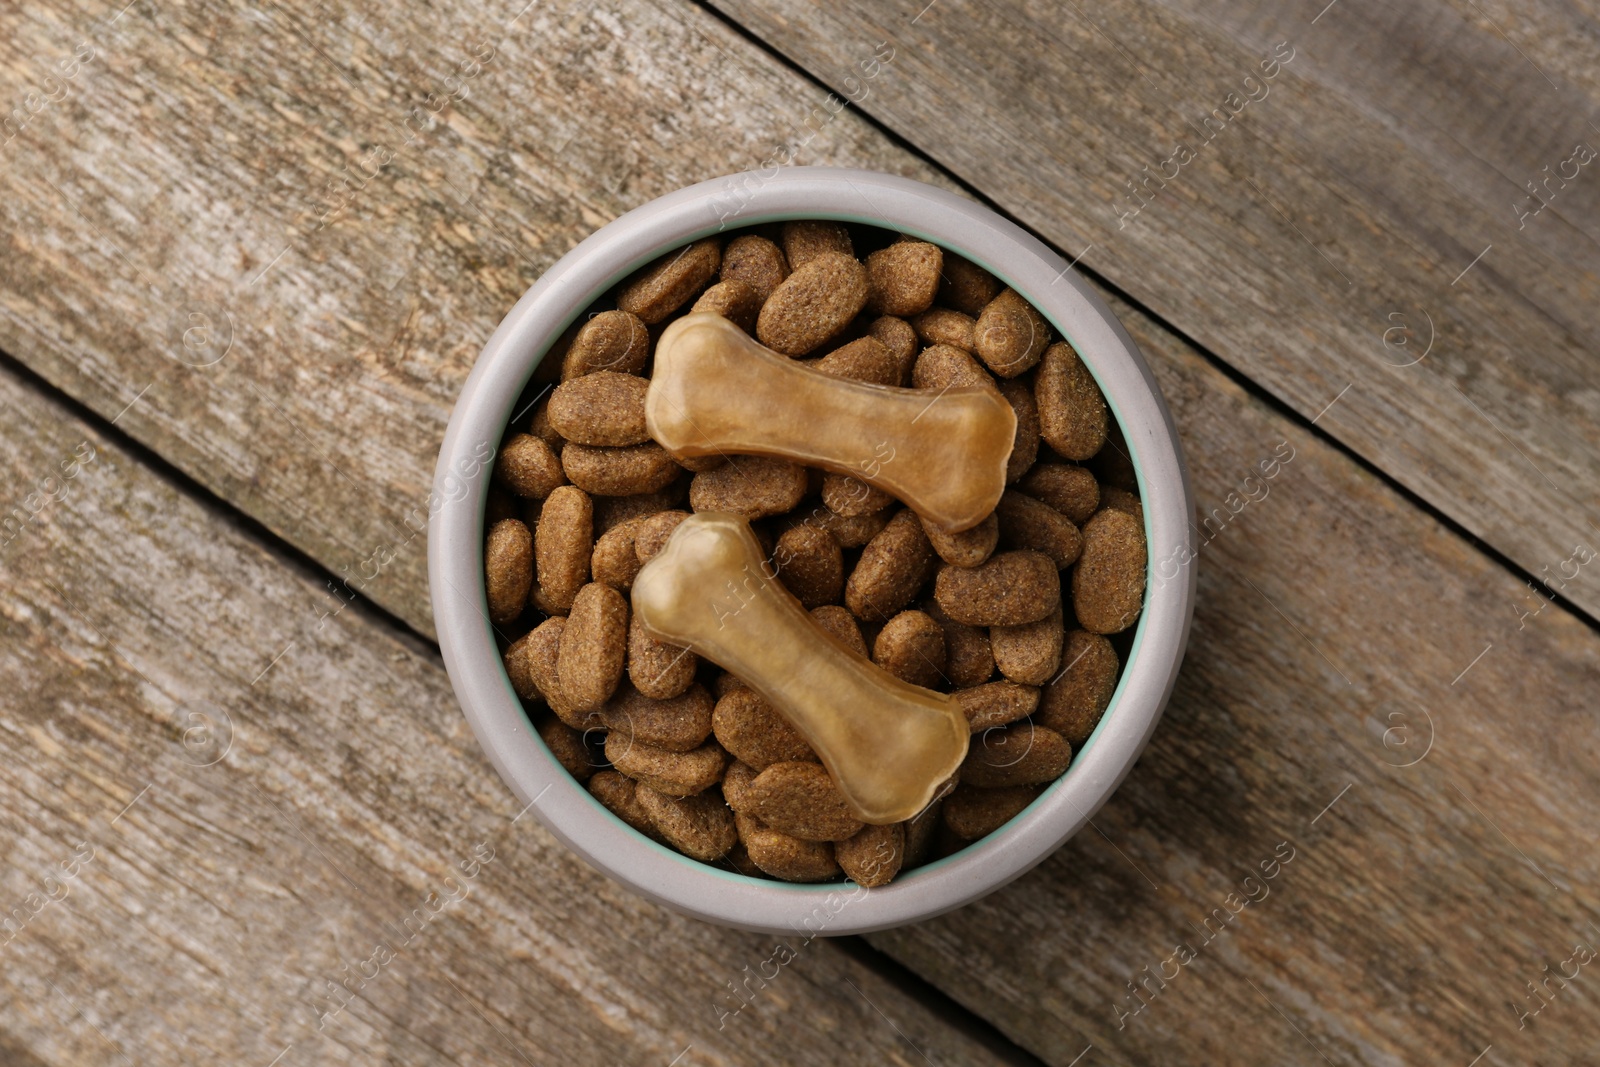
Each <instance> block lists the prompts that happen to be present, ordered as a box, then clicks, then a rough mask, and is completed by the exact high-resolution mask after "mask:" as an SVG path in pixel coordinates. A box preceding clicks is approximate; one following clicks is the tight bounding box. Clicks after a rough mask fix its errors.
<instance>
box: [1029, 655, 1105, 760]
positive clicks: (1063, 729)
mask: <svg viewBox="0 0 1600 1067" xmlns="http://www.w3.org/2000/svg"><path fill="white" fill-rule="evenodd" d="M1061 660H1062V662H1063V663H1065V664H1066V665H1067V666H1066V670H1064V671H1062V672H1061V676H1060V677H1059V678H1057V679H1056V680H1055V681H1054V682H1052V683H1051V684H1050V685H1048V686H1046V687H1045V689H1044V692H1043V694H1042V695H1041V696H1040V699H1039V717H1038V719H1037V722H1038V723H1039V725H1040V726H1045V727H1048V728H1050V729H1052V730H1054V731H1055V732H1056V733H1058V734H1060V735H1061V736H1062V737H1064V738H1066V739H1067V740H1068V741H1070V742H1072V743H1073V744H1074V745H1081V744H1083V743H1084V742H1085V741H1087V740H1089V735H1090V734H1092V733H1093V732H1094V728H1095V727H1096V726H1097V725H1099V722H1100V717H1101V716H1102V715H1104V714H1105V711H1106V708H1107V707H1108V706H1109V705H1110V704H1111V694H1112V693H1114V692H1116V690H1117V668H1118V662H1117V650H1116V649H1115V648H1113V647H1111V642H1110V641H1108V640H1106V639H1105V638H1104V637H1102V636H1100V635H1099V634H1092V633H1089V632H1088V631H1087V630H1073V631H1072V632H1070V633H1068V634H1067V635H1066V642H1065V647H1064V648H1063V649H1062V650H1061Z"/></svg>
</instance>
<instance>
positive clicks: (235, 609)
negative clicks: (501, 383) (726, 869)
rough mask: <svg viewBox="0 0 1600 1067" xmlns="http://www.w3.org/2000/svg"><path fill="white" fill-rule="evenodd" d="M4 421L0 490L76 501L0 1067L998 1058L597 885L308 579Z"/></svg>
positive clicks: (945, 1027) (7, 759) (63, 514)
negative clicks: (346, 987) (39, 491)
mask: <svg viewBox="0 0 1600 1067" xmlns="http://www.w3.org/2000/svg"><path fill="white" fill-rule="evenodd" d="M0 411H3V412H4V418H5V424H6V426H7V432H6V433H5V434H4V435H0V484H4V485H6V486H7V487H8V492H9V491H11V490H10V487H15V486H37V485H38V484H39V483H40V482H41V481H43V480H44V479H46V478H47V477H50V476H52V473H54V476H55V478H56V481H55V482H54V483H52V487H51V488H49V489H48V490H47V491H48V492H49V493H50V495H51V496H52V497H53V499H52V500H50V501H48V502H46V503H45V506H44V507H42V508H41V509H40V510H39V512H38V515H37V516H36V517H35V518H34V519H33V521H32V522H31V523H30V524H29V525H28V526H27V527H26V528H25V529H24V530H23V531H22V533H21V535H20V536H19V537H17V538H16V539H14V540H12V541H11V542H10V543H8V544H7V545H6V546H5V548H4V549H3V555H0V686H3V687H4V689H5V690H6V692H7V693H9V694H26V697H25V699H23V700H14V699H9V698H8V699H7V701H6V704H5V707H6V710H5V713H4V714H3V715H0V811H3V822H0V851H3V854H4V855H5V857H6V862H5V864H4V866H3V869H0V906H3V908H4V915H3V916H0V922H3V923H5V924H6V925H4V926H3V927H0V961H3V962H0V998H3V1000H4V1003H5V1004H6V1010H5V1013H4V1017H3V1019H0V1033H3V1035H4V1036H0V1055H3V1057H4V1058H5V1062H7V1063H13V1062H14V1063H19V1064H28V1063H35V1062H39V1061H42V1062H46V1063H63V1064H65V1063H72V1064H100V1063H104V1064H113V1063H139V1064H167V1063H171V1064H178V1063H201V1062H203V1063H211V1062H216V1063H243V1064H257V1065H265V1064H267V1063H269V1062H272V1063H276V1064H279V1065H281V1067H295V1065H300V1064H326V1063H372V1062H377V1061H380V1060H381V1061H383V1062H398V1063H413V1064H417V1063H522V1062H526V1063H538V1064H546V1063H563V1064H565V1063H573V1064H610V1063H619V1062H623V1063H640V1064H657V1065H661V1067H665V1065H666V1064H668V1063H678V1064H735V1063H737V1064H745V1063H769V1064H796V1063H816V1064H822V1063H838V1062H849V1063H863V1064H865V1063H871V1064H878V1063H885V1062H893V1063H900V1064H912V1063H919V1062H924V1061H923V1056H927V1057H931V1058H932V1059H933V1060H934V1061H935V1062H940V1063H984V1064H991V1063H997V1062H999V1061H997V1060H995V1059H994V1057H993V1056H992V1055H991V1054H990V1053H988V1052H987V1051H985V1049H984V1048H983V1047H981V1046H979V1045H977V1044H975V1043H974V1042H973V1041H972V1040H970V1039H967V1038H965V1037H963V1036H961V1034H960V1033H958V1032H957V1031H956V1030H954V1029H953V1028H952V1026H951V1024H950V1023H948V1022H947V1021H944V1020H942V1019H940V1018H937V1017H935V1016H934V1015H933V1014H932V1013H930V1012H929V1011H928V1010H927V1009H926V1008H924V1007H923V1006H921V1005H920V1004H918V1003H916V1002H914V1001H912V1000H910V999H908V997H907V996H906V995H905V994H904V993H903V992H901V991H900V989H899V988H898V987H897V986H896V985H893V984H891V983H889V982H887V981H885V980H884V979H882V978H880V977H879V976H878V975H876V974H875V973H873V972H872V971H870V970H869V969H868V968H867V967H865V966H863V965H861V964H860V963H858V962H856V961H854V960H853V959H852V958H850V957H848V956H847V955H845V954H844V953H843V952H842V951H841V950H840V949H838V948H837V947H835V946H832V945H830V944H828V943H827V941H826V940H825V939H817V940H813V941H811V942H810V943H807V942H806V941H804V940H803V935H797V936H795V937H789V938H781V939H778V938H770V937H759V936H756V935H744V934H738V933H734V932H731V931H727V930H722V929H718V928H714V927H711V926H708V925H705V924H702V923H698V922H694V921H690V920H687V919H682V918H679V917H676V916H674V915H671V914H668V913H666V912H664V911H662V910H660V909H658V908H655V907H653V906H651V905H649V904H646V903H644V902H643V901H641V900H640V899H638V898H636V897H634V896H633V895H631V894H629V893H627V892H625V891H624V890H623V889H622V888H621V887H619V886H617V885H615V884H613V883H611V882H610V881H609V880H608V879H606V878H604V877H603V876H601V875H599V874H598V873H596V872H594V871H592V870H590V869H589V868H587V867H586V866H584V865H583V864H582V863H580V862H579V861H578V860H576V859H575V858H574V857H573V856H572V855H571V854H570V853H568V852H567V851H566V850H565V848H563V847H562V846H561V845H560V844H559V843H557V842H556V841H555V840H554V839H553V838H551V837H550V836H549V835H548V834H547V833H545V832H544V830H543V829H542V828H541V827H539V825H538V824H537V823H536V822H535V820H534V819H533V818H531V817H527V818H521V819H520V820H519V819H517V818H516V817H517V816H518V814H519V812H518V808H519V807H520V805H518V804H516V803H515V802H514V801H513V799H512V798H511V797H510V796H509V795H508V793H507V791H506V789H505V788H504V787H503V786H502V785H501V784H500V782H499V780H498V779H497V778H496V777H495V776H494V772H493V771H492V769H491V768H490V767H489V766H488V764H487V763H486V761H485V760H484V759H483V758H482V756H481V754H480V753H479V751H478V747H477V743H476V741H475V740H474V739H473V738H472V736H471V734H470V733H469V732H468V730H467V728H466V725H465V723H464V721H463V720H462V717H461V715H460V713H459V712H458V711H457V709H456V706H455V701H454V698H453V696H452V695H451V692H450V688H449V685H448V683H447V681H446V679H445V676H444V670H443V667H442V665H441V664H440V663H439V661H438V658H437V655H436V653H434V652H433V651H432V650H431V649H429V648H427V647H425V646H422V645H420V643H418V642H415V641H414V640H412V639H409V638H403V637H397V636H395V634H394V631H392V630H391V629H389V628H388V627H386V626H384V625H383V624H382V623H381V622H374V621H373V620H372V619H371V618H368V617H364V616H362V615H360V614H358V610H359V609H351V610H349V611H347V612H345V613H343V614H341V615H338V616H336V617H333V618H330V619H328V620H326V621H325V622H321V623H319V620H318V614H319V611H320V610H321V607H320V605H321V603H322V602H323V601H324V599H325V598H324V596H323V595H322V592H321V590H320V589H319V588H318V585H319V583H318V581H317V579H316V578H315V576H313V575H309V574H306V573H302V572H300V571H299V570H297V569H296V568H295V567H293V566H291V565H288V564H286V563H285V562H284V561H283V560H282V559H281V558H278V557H276V556H274V555H273V554H272V553H271V552H269V551H267V550H265V549H264V548H263V547H262V546H261V545H260V544H259V543H258V542H255V541H253V540H252V539H251V538H250V537H249V536H247V535H245V534H243V533H241V532H239V531H238V530H236V529H235V528H234V527H233V526H231V525H230V523H229V522H228V521H226V519H225V518H221V517H219V516H217V515H216V514H213V513H210V512H208V511H207V510H206V509H205V508H203V507H201V506H199V505H197V504H196V503H195V502H194V501H193V500H192V499H190V498H187V497H185V496H184V495H183V494H182V493H180V492H179V491H177V490H176V489H175V488H174V487H173V486H171V485H170V484H168V483H165V482H163V481H162V480H160V479H159V478H157V477H156V476H154V475H153V474H152V473H151V472H150V471H149V470H148V469H147V468H144V467H142V466H141V465H140V464H139V463H138V461H137V460H135V459H132V458H130V457H129V456H128V455H127V454H125V453H124V452H122V451H120V450H119V449H118V448H116V447H114V446H112V445H108V444H107V442H106V441H105V440H103V439H101V438H100V437H98V436H97V435H96V434H95V433H94V432H93V431H91V430H90V429H88V428H86V427H85V426H84V425H83V424H81V423H79V422H77V421H76V420H75V419H73V418H72V417H70V416H69V415H67V414H66V413H64V412H63V411H62V410H61V409H60V408H59V407H58V406H56V405H55V404H54V403H53V402H50V401H48V400H46V399H44V398H42V397H41V396H39V395H38V394H37V393H36V392H34V391H32V390H31V389H29V388H26V387H23V386H21V385H20V384H19V383H18V382H17V380H16V379H15V378H14V377H12V376H10V375H8V374H0ZM85 446H87V450H85ZM75 455H76V456H79V457H85V456H89V457H92V458H89V459H87V460H84V461H82V462H81V463H80V465H79V466H78V467H77V468H75V469H76V475H75V476H74V477H71V478H65V477H63V476H62V470H61V466H60V465H61V461H62V460H63V459H67V458H70V457H73V456H75ZM475 861H482V862H481V863H478V862H475ZM51 897H54V898H55V899H54V900H51V899H49V898H51ZM846 906H848V905H846ZM778 941H784V942H785V943H787V944H788V945H790V946H791V947H792V949H793V950H794V953H795V956H794V958H793V959H788V958H786V957H779V958H778V962H777V963H771V962H769V961H771V960H773V958H774V952H775V948H776V943H777V942H778ZM380 946H383V947H384V948H386V949H387V951H386V952H384V951H380ZM747 966H748V967H749V968H750V972H748V974H747V972H746V971H745V968H746V967H747ZM358 972H359V974H361V975H362V976H364V977H365V978H366V979H367V980H366V981H365V982H364V983H362V982H361V980H360V979H358V978H353V977H352V976H354V975H356V974H357V973H358ZM752 975H754V976H755V977H754V978H753V979H752V978H751V976H752ZM763 975H764V976H765V978H766V979H767V980H765V981H764V980H763V977H762V976H763ZM346 978H351V980H352V983H353V985H352V986H351V989H352V990H353V993H352V995H350V996H348V997H343V996H342V997H341V999H348V1001H349V1003H348V1004H347V1005H346V1006H344V1007H343V1008H342V1010H338V1009H339V1002H338V1001H337V1000H334V999H333V998H332V996H324V995H323V994H324V993H325V991H326V990H327V989H328V983H329V982H330V981H331V982H335V983H337V982H341V981H343V980H344V979H346ZM746 981H750V982H751V983H752V984H750V985H749V986H748V993H747V994H746V996H747V997H748V999H749V1003H748V1005H747V1006H745V1007H743V1009H742V1010H736V1009H738V1008H739V1006H740V1004H741V1003H742V1000H741V999H736V998H735V994H734V993H733V992H732V991H731V989H730V986H729V983H741V984H742V983H745V982H746ZM13 1050H14V1051H13ZM279 1056H281V1058H280V1059H274V1057H279Z"/></svg>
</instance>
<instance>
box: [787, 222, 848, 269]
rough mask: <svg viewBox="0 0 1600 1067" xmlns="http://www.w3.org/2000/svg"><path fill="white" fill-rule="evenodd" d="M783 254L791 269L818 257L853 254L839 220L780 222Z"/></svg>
mask: <svg viewBox="0 0 1600 1067" xmlns="http://www.w3.org/2000/svg"><path fill="white" fill-rule="evenodd" d="M782 237H783V254H784V257H785V258H786V259H787V260H788V261H789V269H790V270H791V271H796V270H799V269H800V268H801V267H803V266H805V265H806V264H807V263H809V262H811V261H812V260H813V259H816V258H817V257H818V256H821V255H827V254H830V253H831V254H834V255H843V256H850V257H852V258H854V256H855V254H856V250H855V246H854V245H853V244H851V242H850V231H849V230H848V229H846V228H845V225H844V223H842V222H828V221H826V220H822V219H797V220H796V221H794V222H786V223H784V224H783V234H782Z"/></svg>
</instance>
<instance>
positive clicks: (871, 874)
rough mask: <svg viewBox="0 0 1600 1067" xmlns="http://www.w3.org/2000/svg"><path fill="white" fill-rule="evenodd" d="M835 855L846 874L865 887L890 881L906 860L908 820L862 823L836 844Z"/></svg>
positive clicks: (886, 883)
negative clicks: (883, 823) (885, 823)
mask: <svg viewBox="0 0 1600 1067" xmlns="http://www.w3.org/2000/svg"><path fill="white" fill-rule="evenodd" d="M833 855H834V858H835V859H836V860H838V862H839V867H840V869H842V870H843V871H844V874H845V877H846V878H849V879H850V880H851V881H853V882H855V883H856V884H857V885H859V886H862V887H864V888H866V889H873V888H876V887H877V886H880V885H888V884H889V882H890V881H892V880H893V879H894V876H895V875H897V874H899V873H900V867H901V865H902V864H904V863H905V858H906V830H905V824H904V823H894V824H893V825H890V826H863V827H862V828H861V829H860V830H859V831H857V832H856V834H855V835H854V836H853V837H847V838H845V839H844V840H843V841H840V842H838V843H837V844H835V845H834V846H833Z"/></svg>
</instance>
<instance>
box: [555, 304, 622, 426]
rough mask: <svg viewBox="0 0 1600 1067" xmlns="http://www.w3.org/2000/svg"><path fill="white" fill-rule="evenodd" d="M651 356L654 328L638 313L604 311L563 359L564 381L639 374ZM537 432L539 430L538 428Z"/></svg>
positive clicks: (589, 325)
mask: <svg viewBox="0 0 1600 1067" xmlns="http://www.w3.org/2000/svg"><path fill="white" fill-rule="evenodd" d="M649 355H650V331H649V330H648V329H647V328H646V327H645V324H644V323H643V322H642V321H641V320H640V319H639V316H637V315H630V314H628V313H627V312H626V311H602V312H600V314H598V315H596V316H594V317H593V318H591V319H590V320H589V321H588V322H586V323H584V324H583V326H582V327H581V328H580V329H579V330H578V335H577V336H576V337H574V338H573V339H572V347H571V348H569V349H567V355H566V358H565V359H563V360H562V361H561V380H562V381H570V380H571V379H573V378H581V377H582V376H583V375H585V374H593V373H594V372H595V371H601V370H608V371H616V372H617V373H619V374H638V373H639V372H640V371H642V370H644V364H645V360H646V359H647V358H648V357H649ZM536 432H537V431H536Z"/></svg>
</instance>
